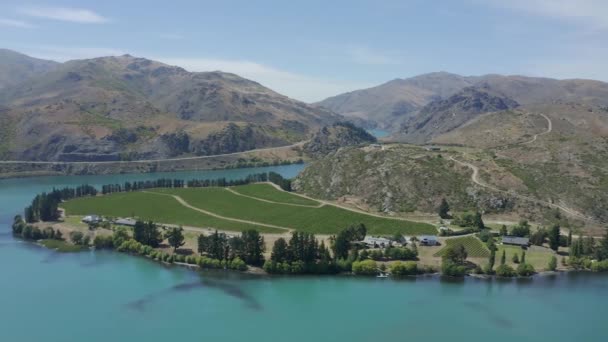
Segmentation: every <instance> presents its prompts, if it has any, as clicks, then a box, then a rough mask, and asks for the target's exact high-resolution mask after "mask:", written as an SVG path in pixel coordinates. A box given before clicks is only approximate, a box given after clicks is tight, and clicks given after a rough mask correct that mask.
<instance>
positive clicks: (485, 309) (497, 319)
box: [463, 301, 513, 329]
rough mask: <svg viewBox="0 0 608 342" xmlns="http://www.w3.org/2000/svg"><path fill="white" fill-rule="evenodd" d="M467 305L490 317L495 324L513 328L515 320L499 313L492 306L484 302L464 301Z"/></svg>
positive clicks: (500, 326)
mask: <svg viewBox="0 0 608 342" xmlns="http://www.w3.org/2000/svg"><path fill="white" fill-rule="evenodd" d="M463 304H464V306H465V307H467V308H469V309H471V310H473V311H477V312H478V313H480V314H483V315H484V316H486V317H487V318H488V320H489V321H490V322H492V323H493V324H494V325H495V326H497V327H499V328H503V329H513V322H512V321H511V320H509V319H508V318H505V317H503V316H501V315H500V314H498V313H497V312H496V311H494V309H492V308H491V307H490V306H488V305H486V304H484V303H482V302H473V301H467V302H464V303H463Z"/></svg>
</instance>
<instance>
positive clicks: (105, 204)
mask: <svg viewBox="0 0 608 342" xmlns="http://www.w3.org/2000/svg"><path fill="white" fill-rule="evenodd" d="M234 196H235V197H237V196H236V195H234ZM61 206H62V207H63V208H65V210H66V214H67V215H89V214H97V215H104V216H113V217H139V218H142V219H145V220H153V221H156V222H161V223H167V224H181V225H185V226H194V227H211V228H217V229H225V230H234V231H243V230H247V229H257V230H258V231H260V232H267V233H280V232H284V230H281V229H276V228H270V227H263V226H257V225H252V224H247V223H241V222H234V221H228V220H223V219H219V218H215V217H213V216H209V215H206V214H203V213H201V212H198V211H194V210H191V209H188V208H186V207H184V206H182V205H181V204H179V203H178V202H177V201H176V200H175V199H173V198H171V197H169V196H164V195H157V194H151V193H145V192H129V193H116V194H112V195H107V196H98V197H84V198H78V199H75V200H71V201H68V202H66V203H63V204H62V205H61Z"/></svg>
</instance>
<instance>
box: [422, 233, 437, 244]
mask: <svg viewBox="0 0 608 342" xmlns="http://www.w3.org/2000/svg"><path fill="white" fill-rule="evenodd" d="M418 240H420V244H421V245H423V246H437V245H438V244H439V241H438V240H437V237H436V236H435V235H422V236H421V237H420V238H419V239H418Z"/></svg>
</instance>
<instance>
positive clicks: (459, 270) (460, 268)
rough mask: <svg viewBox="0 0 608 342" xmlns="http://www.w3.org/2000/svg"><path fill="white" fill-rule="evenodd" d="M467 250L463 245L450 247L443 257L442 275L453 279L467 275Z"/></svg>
mask: <svg viewBox="0 0 608 342" xmlns="http://www.w3.org/2000/svg"><path fill="white" fill-rule="evenodd" d="M467 256H468V255H467V250H466V248H465V247H464V246H463V245H460V244H459V245H449V246H447V247H446V251H445V252H444V253H443V255H442V256H441V273H443V274H444V275H447V276H451V277H462V276H464V275H465V274H466V273H467V270H468V267H467V264H466V260H467Z"/></svg>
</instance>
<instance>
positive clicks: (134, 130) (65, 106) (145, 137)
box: [0, 55, 339, 160]
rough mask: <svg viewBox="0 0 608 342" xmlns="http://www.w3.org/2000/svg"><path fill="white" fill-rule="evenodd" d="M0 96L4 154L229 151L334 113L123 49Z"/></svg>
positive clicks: (296, 134) (281, 140)
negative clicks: (118, 53) (122, 52)
mask: <svg viewBox="0 0 608 342" xmlns="http://www.w3.org/2000/svg"><path fill="white" fill-rule="evenodd" d="M0 101H1V103H2V104H3V106H5V107H8V108H9V110H8V111H7V115H6V117H5V118H4V121H6V122H8V123H9V125H7V127H6V128H5V129H4V131H5V132H4V133H3V135H2V136H4V137H7V138H5V139H4V141H3V142H2V145H3V146H4V147H3V150H4V157H5V158H11V159H32V160H116V159H121V158H128V159H132V158H162V157H167V156H175V155H182V154H209V153H228V152H235V151H240V150H242V149H249V148H257V147H268V146H278V145H285V144H289V143H293V142H296V141H301V140H304V139H306V138H307V136H308V134H309V133H311V132H312V131H313V130H316V129H318V128H319V127H321V126H323V125H326V124H330V123H332V122H334V121H336V120H337V119H338V118H339V117H338V116H337V115H335V114H333V113H331V112H329V111H327V110H324V109H320V108H315V107H312V106H309V105H306V104H304V103H302V102H299V101H296V100H293V99H290V98H288V97H286V96H283V95H280V94H278V93H276V92H274V91H272V90H270V89H268V88H265V87H263V86H262V85H260V84H258V83H256V82H253V81H250V80H247V79H244V78H241V77H239V76H237V75H234V74H229V73H224V72H198V73H191V72H188V71H186V70H184V69H182V68H179V67H175V66H169V65H166V64H163V63H159V62H155V61H151V60H147V59H144V58H136V57H132V56H129V55H124V56H119V57H102V58H95V59H88V60H75V61H69V62H66V63H64V64H61V65H59V66H58V67H56V68H55V69H54V70H52V71H49V72H47V73H44V74H42V75H40V76H34V77H32V78H30V79H27V80H25V81H24V82H23V83H21V84H19V85H18V86H15V87H12V88H10V89H5V90H4V91H2V92H0ZM230 124H232V125H230ZM239 127H240V128H239ZM236 128H239V129H236ZM206 139H209V140H206ZM241 140H246V142H244V143H243V142H242V141H241ZM218 141H222V142H223V143H222V144H218V143H217V142H218ZM231 142H232V143H231ZM220 145H221V146H220Z"/></svg>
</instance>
